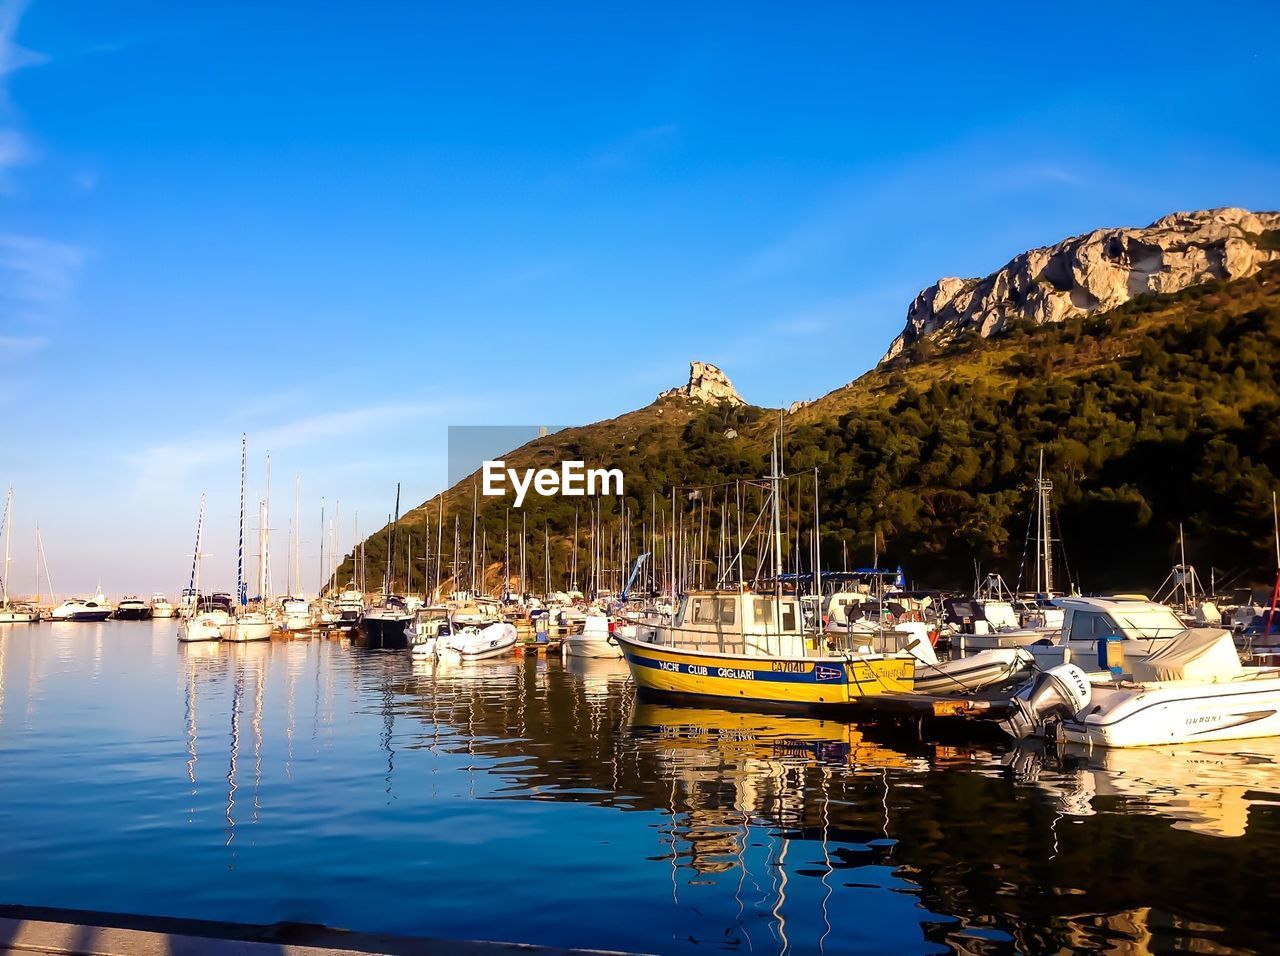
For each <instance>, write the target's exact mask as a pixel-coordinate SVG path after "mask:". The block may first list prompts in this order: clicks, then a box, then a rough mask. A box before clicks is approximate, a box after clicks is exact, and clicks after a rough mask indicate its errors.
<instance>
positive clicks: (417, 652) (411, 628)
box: [404, 604, 449, 657]
mask: <svg viewBox="0 0 1280 956" xmlns="http://www.w3.org/2000/svg"><path fill="white" fill-rule="evenodd" d="M448 629H449V609H448V608H447V607H445V606H444V605H443V604H432V605H428V606H426V607H423V608H419V609H418V611H417V612H416V613H415V614H414V616H413V620H412V621H410V622H409V623H408V624H406V625H405V628H404V636H405V640H406V641H407V642H408V643H409V649H410V650H411V651H412V652H413V656H414V657H435V655H436V640H437V639H438V638H439V636H440V634H441V633H442V632H443V631H447V630H448Z"/></svg>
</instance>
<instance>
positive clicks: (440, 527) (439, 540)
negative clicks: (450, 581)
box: [433, 491, 444, 601]
mask: <svg viewBox="0 0 1280 956" xmlns="http://www.w3.org/2000/svg"><path fill="white" fill-rule="evenodd" d="M439 507H440V510H439V511H438V512H437V513H436V574H435V589H434V591H433V594H434V596H435V600H437V601H438V600H440V567H441V565H443V564H444V492H443V491H442V492H440V502H439Z"/></svg>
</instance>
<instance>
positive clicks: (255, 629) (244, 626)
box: [222, 620, 275, 643]
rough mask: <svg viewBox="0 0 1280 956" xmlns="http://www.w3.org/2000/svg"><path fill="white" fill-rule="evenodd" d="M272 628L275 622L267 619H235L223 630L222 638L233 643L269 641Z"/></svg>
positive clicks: (273, 628)
mask: <svg viewBox="0 0 1280 956" xmlns="http://www.w3.org/2000/svg"><path fill="white" fill-rule="evenodd" d="M274 630H275V623H274V622H272V621H269V620H263V621H236V622H235V623H233V624H231V625H230V626H229V627H227V628H226V629H225V630H224V632H223V637H222V639H223V640H224V641H231V642H234V643H244V642H245V641H269V640H271V633H272V632H273V631H274Z"/></svg>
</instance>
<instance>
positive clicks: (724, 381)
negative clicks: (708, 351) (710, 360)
mask: <svg viewBox="0 0 1280 956" xmlns="http://www.w3.org/2000/svg"><path fill="white" fill-rule="evenodd" d="M658 398H659V399H663V398H684V399H692V400H694V401H696V402H708V403H721V402H728V403H729V404H730V405H745V404H746V402H744V401H743V400H742V396H741V395H739V394H738V390H737V389H736V388H734V387H733V383H732V382H731V381H729V376H727V375H725V374H724V372H722V371H720V369H718V368H716V366H714V365H709V364H707V363H706V362H690V363H689V384H688V385H682V386H680V387H679V388H669V389H667V390H666V391H665V392H663V393H661V394H660V395H659V396H658Z"/></svg>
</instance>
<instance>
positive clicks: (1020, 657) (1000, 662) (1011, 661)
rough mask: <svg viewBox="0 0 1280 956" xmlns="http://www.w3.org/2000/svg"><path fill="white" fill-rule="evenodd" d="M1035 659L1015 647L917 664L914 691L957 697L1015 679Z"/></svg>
mask: <svg viewBox="0 0 1280 956" xmlns="http://www.w3.org/2000/svg"><path fill="white" fill-rule="evenodd" d="M1032 660H1033V658H1032V656H1031V655H1030V654H1029V653H1027V652H1026V651H1025V650H1023V649H1021V648H1016V647H1006V648H996V649H992V650H988V651H980V652H978V653H977V654H972V655H970V656H968V657H961V658H957V659H956V660H952V661H944V662H942V663H938V664H931V663H927V662H923V661H922V662H920V663H918V664H916V681H915V689H916V691H918V692H919V693H922V694H957V693H963V692H965V691H970V690H979V689H981V688H983V687H989V686H991V685H992V684H1000V683H1004V682H1005V681H1010V680H1013V678H1015V677H1017V676H1018V675H1019V674H1021V673H1022V672H1023V671H1024V670H1026V669H1027V668H1028V667H1029V666H1030V664H1031V662H1032Z"/></svg>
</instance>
